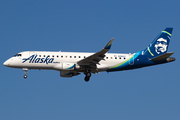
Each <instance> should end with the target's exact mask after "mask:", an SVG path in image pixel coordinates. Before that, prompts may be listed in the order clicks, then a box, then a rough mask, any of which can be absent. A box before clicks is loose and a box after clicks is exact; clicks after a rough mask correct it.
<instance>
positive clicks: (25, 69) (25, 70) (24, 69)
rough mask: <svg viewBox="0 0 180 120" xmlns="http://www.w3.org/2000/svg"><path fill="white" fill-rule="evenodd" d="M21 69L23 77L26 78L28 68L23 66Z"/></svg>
mask: <svg viewBox="0 0 180 120" xmlns="http://www.w3.org/2000/svg"><path fill="white" fill-rule="evenodd" d="M22 70H23V71H24V72H25V75H24V78H25V79H26V78H27V71H28V68H23V69H22Z"/></svg>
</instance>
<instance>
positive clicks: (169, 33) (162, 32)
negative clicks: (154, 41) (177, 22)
mask: <svg viewBox="0 0 180 120" xmlns="http://www.w3.org/2000/svg"><path fill="white" fill-rule="evenodd" d="M162 33H166V34H168V35H169V36H171V34H170V33H168V32H167V31H162Z"/></svg>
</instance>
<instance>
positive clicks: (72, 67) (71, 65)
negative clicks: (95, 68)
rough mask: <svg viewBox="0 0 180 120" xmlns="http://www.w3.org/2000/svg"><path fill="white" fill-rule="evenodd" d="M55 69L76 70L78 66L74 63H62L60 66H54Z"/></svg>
mask: <svg viewBox="0 0 180 120" xmlns="http://www.w3.org/2000/svg"><path fill="white" fill-rule="evenodd" d="M54 69H56V70H75V69H76V64H74V63H60V64H58V65H56V66H54Z"/></svg>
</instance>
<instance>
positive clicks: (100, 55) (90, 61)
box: [77, 38, 114, 66]
mask: <svg viewBox="0 0 180 120" xmlns="http://www.w3.org/2000/svg"><path fill="white" fill-rule="evenodd" d="M113 40H114V38H112V39H111V40H110V41H109V42H108V44H107V45H106V46H105V47H104V48H103V49H102V50H101V51H99V52H97V53H95V54H93V55H91V56H89V57H87V58H85V59H82V60H80V61H78V62H77V64H79V65H80V66H83V65H84V66H90V65H96V64H99V62H100V61H101V60H104V57H105V53H107V52H108V51H109V49H110V48H111V45H112V42H113Z"/></svg>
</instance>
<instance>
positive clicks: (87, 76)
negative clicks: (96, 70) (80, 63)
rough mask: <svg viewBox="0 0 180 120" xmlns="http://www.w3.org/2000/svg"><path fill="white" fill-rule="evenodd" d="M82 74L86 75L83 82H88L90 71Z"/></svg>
mask: <svg viewBox="0 0 180 120" xmlns="http://www.w3.org/2000/svg"><path fill="white" fill-rule="evenodd" d="M84 74H85V75H86V76H85V78H84V80H85V81H86V82H88V81H89V79H90V77H91V72H90V71H86V72H85V73H84Z"/></svg>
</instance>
